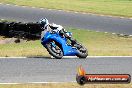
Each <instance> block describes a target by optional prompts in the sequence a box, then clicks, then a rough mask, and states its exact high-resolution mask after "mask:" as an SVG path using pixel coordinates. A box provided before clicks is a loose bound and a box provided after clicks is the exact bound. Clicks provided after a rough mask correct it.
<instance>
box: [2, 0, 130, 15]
mask: <svg viewBox="0 0 132 88" xmlns="http://www.w3.org/2000/svg"><path fill="white" fill-rule="evenodd" d="M0 2H2V3H9V4H17V5H26V6H35V7H44V8H52V9H62V10H69V11H78V12H88V13H89V12H90V13H96V14H106V15H115V16H126V17H132V0H0Z"/></svg>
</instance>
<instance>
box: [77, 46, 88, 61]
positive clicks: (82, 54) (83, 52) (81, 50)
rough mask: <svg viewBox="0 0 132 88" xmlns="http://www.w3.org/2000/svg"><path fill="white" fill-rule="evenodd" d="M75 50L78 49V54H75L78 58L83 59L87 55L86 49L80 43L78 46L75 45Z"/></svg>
mask: <svg viewBox="0 0 132 88" xmlns="http://www.w3.org/2000/svg"><path fill="white" fill-rule="evenodd" d="M77 51H78V54H77V55H76V56H77V57H79V58H82V59H84V58H86V57H87V56H88V51H87V49H86V48H85V47H84V46H82V45H81V44H79V47H77Z"/></svg>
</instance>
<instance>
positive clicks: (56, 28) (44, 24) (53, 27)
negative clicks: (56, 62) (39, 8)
mask: <svg viewBox="0 0 132 88" xmlns="http://www.w3.org/2000/svg"><path fill="white" fill-rule="evenodd" d="M39 23H40V25H41V28H42V32H41V39H42V38H43V36H44V35H45V33H46V32H47V31H49V32H51V31H52V32H58V33H59V34H60V35H64V36H65V37H66V38H67V39H69V40H70V41H71V45H72V46H74V44H76V43H77V42H76V40H74V39H72V38H71V37H70V36H69V35H68V34H67V31H66V30H65V29H64V28H63V27H62V26H61V25H57V24H54V23H52V24H49V21H48V20H47V19H46V18H43V19H41V20H40V21H39Z"/></svg>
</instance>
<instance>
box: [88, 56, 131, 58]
mask: <svg viewBox="0 0 132 88" xmlns="http://www.w3.org/2000/svg"><path fill="white" fill-rule="evenodd" d="M89 57H90V58H101V57H103V58H104V57H131V58H132V56H87V58H89Z"/></svg>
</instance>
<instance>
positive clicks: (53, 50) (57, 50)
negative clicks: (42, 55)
mask: <svg viewBox="0 0 132 88" xmlns="http://www.w3.org/2000/svg"><path fill="white" fill-rule="evenodd" d="M52 43H53V44H54V46H53V45H52ZM46 49H47V51H48V52H49V54H50V55H52V56H53V57H55V58H56V59H61V58H62V57H63V51H62V49H61V47H60V45H59V44H58V43H57V42H55V41H53V40H52V41H50V42H48V43H47V44H46Z"/></svg>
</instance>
